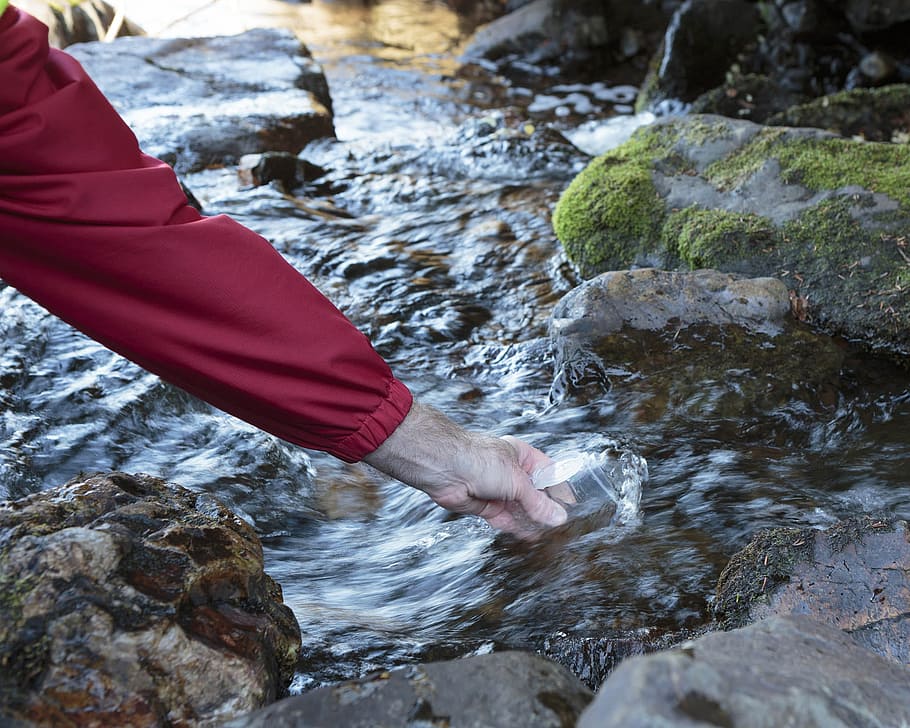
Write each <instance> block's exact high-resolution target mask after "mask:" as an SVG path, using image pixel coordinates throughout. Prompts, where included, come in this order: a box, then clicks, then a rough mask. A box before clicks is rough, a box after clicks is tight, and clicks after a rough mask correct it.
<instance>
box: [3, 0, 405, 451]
mask: <svg viewBox="0 0 910 728" xmlns="http://www.w3.org/2000/svg"><path fill="white" fill-rule="evenodd" d="M0 21H2V25H3V28H4V30H3V35H2V43H0V79H3V82H2V83H0V160H2V165H3V174H2V175H0V277H2V278H3V279H5V280H6V281H7V282H8V283H9V284H10V285H12V286H15V287H16V288H18V289H20V290H21V291H22V292H23V293H25V294H26V295H28V296H30V297H31V298H33V299H34V300H36V301H37V302H39V303H40V304H42V305H43V306H45V307H46V308H48V309H49V310H50V311H52V312H53V313H55V314H57V315H58V316H60V317H61V318H63V319H64V320H66V321H68V322H69V323H71V324H72V325H74V326H76V327H77V328H79V329H81V330H82V331H84V332H85V333H87V334H88V335H89V336H91V337H93V338H95V339H97V340H98V341H100V342H102V343H103V344H105V345H106V346H108V347H110V348H111V349H113V350H115V351H117V352H119V353H121V354H123V355H124V356H126V357H127V358H129V359H131V360H133V361H135V362H136V363H138V364H139V365H140V366H142V367H144V368H146V369H148V370H150V371H152V372H154V373H156V374H158V375H160V376H161V377H162V378H163V379H165V380H167V381H169V382H172V383H173V384H176V385H177V386H179V387H182V388H183V389H186V390H187V391H189V392H191V393H193V394H195V395H197V396H198V397H200V398H202V399H204V400H206V401H208V402H211V403H212V404H213V405H215V406H216V407H220V408H221V409H224V410H226V411H228V412H230V413H232V414H234V415H236V416H238V417H240V418H242V419H244V420H246V421H248V422H250V423H252V424H254V425H256V426H257V427H260V428H262V429H264V430H266V431H268V432H272V433H274V434H276V435H278V436H279V437H282V438H284V439H286V440H288V441H290V442H294V443H296V444H299V445H303V446H305V447H310V448H315V449H320V450H327V451H329V452H331V453H333V454H335V455H337V456H338V457H341V458H343V459H345V460H351V461H356V460H359V459H361V458H362V457H363V455H365V454H366V453H368V452H371V451H372V450H374V449H375V448H376V447H377V446H378V445H379V444H380V443H381V442H382V441H383V440H385V438H386V437H387V436H388V434H389V433H390V432H391V431H392V430H394V428H395V427H396V426H397V425H398V424H399V423H400V421H401V420H402V418H403V417H404V416H405V414H406V413H407V412H408V409H409V408H410V404H411V397H410V393H409V392H408V391H407V389H406V388H405V387H404V385H402V384H401V383H400V382H398V381H397V380H396V379H395V378H394V377H393V376H392V372H391V371H390V370H389V368H388V366H387V365H386V364H385V362H384V361H383V360H382V359H381V358H380V357H379V356H378V355H377V354H376V352H375V351H373V349H372V347H371V346H370V343H369V342H368V341H367V339H366V337H365V336H364V335H363V334H362V333H360V332H359V331H357V329H356V328H355V327H354V326H353V325H351V323H350V322H349V321H347V319H346V318H345V317H344V316H343V315H342V314H341V313H340V312H339V311H338V310H337V309H336V308H335V307H334V306H333V305H332V304H331V303H330V302H329V301H328V300H326V299H325V297H324V296H322V295H321V294H320V293H319V291H317V290H316V289H315V288H314V287H313V286H312V285H311V284H310V283H309V281H307V280H306V279H305V278H304V277H303V276H302V275H300V274H299V273H298V272H297V271H296V270H294V269H293V268H292V267H291V266H290V265H289V264H288V263H287V261H285V260H284V259H283V258H282V257H281V256H280V255H279V254H278V253H277V252H276V251H275V250H274V249H273V248H272V246H271V245H270V244H269V243H268V241H266V240H265V239H263V238H262V237H260V236H259V235H256V234H255V233H254V232H252V231H250V230H248V229H246V228H244V227H242V226H241V225H239V224H237V223H236V222H234V221H233V220H230V219H229V218H227V217H223V216H220V217H211V218H203V217H202V216H200V215H199V214H198V213H197V212H196V211H195V210H193V209H192V208H190V207H189V206H188V205H187V204H186V197H185V195H184V194H183V193H182V191H181V189H180V186H179V184H178V183H177V180H176V177H175V176H174V173H173V171H172V170H171V169H170V168H169V167H168V166H167V165H165V164H164V163H162V162H159V161H158V160H155V159H152V158H151V157H147V156H145V155H143V154H142V153H141V151H140V149H139V146H138V144H137V142H136V138H135V136H134V135H133V134H132V132H131V131H130V130H129V128H128V127H127V126H126V125H125V124H124V123H123V121H122V120H121V119H120V118H119V117H118V116H117V114H116V113H115V112H114V110H113V109H112V108H111V106H110V104H109V103H108V102H107V100H106V99H105V98H104V97H103V96H102V94H101V93H100V92H99V91H98V89H97V88H96V87H95V85H94V84H93V83H92V82H91V80H90V79H89V78H88V77H87V76H86V75H85V72H84V71H83V70H82V68H81V67H80V66H79V64H78V63H76V62H75V61H74V60H73V59H72V58H70V57H69V56H67V55H66V54H65V53H61V52H59V51H54V50H51V49H48V47H47V29H46V28H45V27H44V26H43V25H41V24H40V23H38V22H37V21H35V20H34V19H33V18H30V17H28V16H27V15H26V14H24V13H21V12H18V10H17V9H16V8H14V7H10V8H9V9H8V11H7V12H6V13H5V14H4V16H3V18H2V19H0Z"/></svg>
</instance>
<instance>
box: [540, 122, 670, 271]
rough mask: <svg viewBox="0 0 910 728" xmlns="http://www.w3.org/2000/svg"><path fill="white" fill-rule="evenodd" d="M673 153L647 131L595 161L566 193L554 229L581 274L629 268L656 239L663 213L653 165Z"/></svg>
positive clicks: (659, 139)
mask: <svg viewBox="0 0 910 728" xmlns="http://www.w3.org/2000/svg"><path fill="white" fill-rule="evenodd" d="M669 156H671V155H670V148H669V145H668V144H667V140H666V139H665V138H664V137H663V136H662V135H661V134H660V133H659V132H658V131H655V130H654V129H646V130H643V131H642V132H639V133H637V134H635V135H633V137H632V139H630V140H629V141H628V142H626V143H625V144H623V145H622V146H621V147H618V148H617V149H614V150H611V151H610V152H607V153H606V154H604V155H602V156H600V157H598V158H597V159H595V160H593V161H592V162H591V163H590V164H589V165H588V166H587V167H586V168H585V169H584V170H583V171H582V172H581V173H580V174H579V175H578V176H577V177H576V178H575V179H574V180H572V182H571V184H569V186H568V188H566V190H565V192H563V194H562V196H561V197H560V199H559V202H558V203H557V205H556V210H555V211H554V213H553V228H554V230H555V231H556V236H557V237H558V238H559V240H560V241H561V242H562V244H563V246H564V247H565V250H566V254H567V255H568V256H569V259H570V260H572V261H573V262H574V263H576V265H578V267H579V269H580V270H581V272H582V275H585V276H590V275H593V274H595V273H599V272H601V271H604V270H609V269H611V268H619V267H627V266H629V265H630V264H631V263H632V262H633V261H634V260H635V258H636V257H637V256H638V255H639V254H640V253H641V252H642V251H644V250H646V249H647V248H648V247H649V244H651V243H653V241H654V240H656V239H657V237H658V235H659V232H660V228H661V226H662V225H663V221H664V217H665V211H664V205H663V202H662V201H661V199H660V197H659V195H658V194H657V190H656V189H655V187H654V182H653V180H652V177H651V168H652V165H653V163H654V162H655V161H656V160H657V159H659V158H667V157H669Z"/></svg>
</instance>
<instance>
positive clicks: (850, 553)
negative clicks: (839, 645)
mask: <svg viewBox="0 0 910 728" xmlns="http://www.w3.org/2000/svg"><path fill="white" fill-rule="evenodd" d="M715 609H716V612H717V617H718V619H719V620H720V621H721V623H722V624H724V625H725V626H727V627H738V626H741V625H743V624H746V623H748V622H752V621H755V620H759V619H765V618H767V617H769V616H771V615H782V614H805V615H809V616H811V617H813V618H815V619H817V620H819V621H821V622H826V623H828V624H832V625H834V626H836V627H839V628H840V629H842V630H844V631H845V632H847V633H849V634H850V635H852V636H853V638H854V639H855V640H856V641H857V642H858V643H859V644H861V645H863V646H864V647H867V648H869V649H870V650H872V651H874V652H876V653H878V654H879V655H881V656H882V657H885V658H887V659H889V660H893V661H894V662H898V663H900V664H905V665H906V664H910V528H908V525H907V523H906V522H905V521H889V520H887V519H880V518H875V517H872V516H862V517H857V518H854V519H851V520H848V521H843V522H841V523H839V524H837V525H835V526H833V527H831V528H829V529H826V530H824V531H815V530H812V529H794V528H779V529H772V530H769V531H762V532H761V533H759V534H757V535H756V536H755V537H754V538H753V540H752V542H751V543H750V544H749V545H748V546H746V548H745V549H743V550H742V551H740V552H739V553H738V554H736V555H735V556H734V557H733V558H732V559H731V560H730V563H729V564H728V565H727V567H726V568H725V569H724V571H723V572H722V573H721V576H720V580H719V581H718V584H717V599H716V606H715Z"/></svg>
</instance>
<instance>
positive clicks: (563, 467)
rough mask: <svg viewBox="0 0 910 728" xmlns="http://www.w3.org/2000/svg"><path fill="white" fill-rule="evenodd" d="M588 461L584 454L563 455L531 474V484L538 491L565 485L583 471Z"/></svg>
mask: <svg viewBox="0 0 910 728" xmlns="http://www.w3.org/2000/svg"><path fill="white" fill-rule="evenodd" d="M587 460H588V458H587V456H586V455H585V453H582V452H572V453H566V454H565V455H561V456H559V457H557V458H556V459H555V460H554V461H553V462H552V463H550V464H549V465H546V466H544V467H542V468H537V470H535V471H534V472H533V473H531V483H533V484H534V487H535V488H537V490H543V489H544V488H550V487H552V486H554V485H559V484H560V483H565V482H566V481H567V480H568V479H569V478H571V477H572V476H574V475H577V474H578V473H580V472H581V471H582V469H583V468H584V467H585V465H586V464H587Z"/></svg>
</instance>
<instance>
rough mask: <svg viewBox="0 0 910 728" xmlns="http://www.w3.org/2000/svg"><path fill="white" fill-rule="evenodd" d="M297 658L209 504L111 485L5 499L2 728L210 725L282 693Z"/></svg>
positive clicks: (273, 591) (138, 483)
mask: <svg viewBox="0 0 910 728" xmlns="http://www.w3.org/2000/svg"><path fill="white" fill-rule="evenodd" d="M299 650H300V630H299V627H298V626H297V622H296V620H295V619H294V615H293V614H292V613H291V610H290V609H288V607H286V606H285V605H284V604H283V603H282V599H281V589H280V587H278V586H277V584H275V583H274V582H273V581H272V580H271V579H270V578H269V577H268V576H267V575H266V574H265V573H264V572H263V557H262V547H261V545H260V543H259V539H258V538H257V536H256V534H255V533H254V531H253V529H252V527H250V526H249V525H248V524H247V523H246V522H244V521H242V520H240V519H239V518H237V517H236V516H235V515H234V514H233V513H231V512H230V511H228V510H227V509H226V508H224V506H222V505H221V504H220V503H219V502H217V501H216V500H214V499H213V498H212V497H211V496H208V495H200V494H196V493H192V492H190V491H188V490H186V489H184V488H180V487H179V486H176V485H170V484H167V483H165V482H164V481H161V480H158V479H156V478H152V477H149V476H130V475H126V474H123V473H112V474H109V475H98V476H93V477H88V478H84V479H76V480H74V481H72V482H70V483H68V484H66V485H64V486H61V487H58V488H52V489H50V490H46V491H43V492H40V493H37V494H35V495H33V496H30V497H28V498H24V499H21V500H17V501H8V502H4V503H0V718H2V720H0V722H3V721H15V720H20V721H25V722H27V723H29V724H31V725H33V726H54V727H56V726H61V725H85V726H107V725H130V726H132V727H134V728H139V727H143V726H150V727H151V726H159V725H194V726H209V725H214V724H216V723H217V722H218V721H219V720H224V719H227V718H232V717H234V716H237V715H240V714H243V713H245V712H248V711H250V710H254V709H256V708H258V707H261V706H262V705H264V704H266V703H268V702H270V701H272V700H274V699H275V698H276V697H277V696H278V695H280V694H281V693H282V692H283V691H284V690H286V687H287V685H288V684H289V682H290V680H291V677H292V675H293V670H294V665H295V664H296V659H297V655H298V653H299ZM3 724H4V725H5V724H6V723H5V722H4V723H3Z"/></svg>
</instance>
